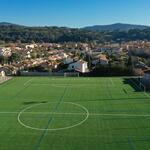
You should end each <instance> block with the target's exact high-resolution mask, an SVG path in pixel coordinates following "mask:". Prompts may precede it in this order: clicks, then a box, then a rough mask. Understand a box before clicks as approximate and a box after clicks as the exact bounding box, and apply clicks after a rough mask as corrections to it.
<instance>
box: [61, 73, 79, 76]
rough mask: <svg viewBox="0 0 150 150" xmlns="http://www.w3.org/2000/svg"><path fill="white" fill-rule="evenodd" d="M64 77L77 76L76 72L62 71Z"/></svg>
mask: <svg viewBox="0 0 150 150" xmlns="http://www.w3.org/2000/svg"><path fill="white" fill-rule="evenodd" d="M64 77H79V73H78V72H66V73H64Z"/></svg>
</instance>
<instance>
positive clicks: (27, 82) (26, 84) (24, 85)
mask: <svg viewBox="0 0 150 150" xmlns="http://www.w3.org/2000/svg"><path fill="white" fill-rule="evenodd" d="M32 80H33V78H31V79H29V80H28V81H26V82H25V83H24V86H25V85H27V84H28V83H30V82H31V81H32Z"/></svg>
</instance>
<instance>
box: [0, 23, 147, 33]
mask: <svg viewBox="0 0 150 150" xmlns="http://www.w3.org/2000/svg"><path fill="white" fill-rule="evenodd" d="M0 26H17V27H27V26H24V25H18V24H13V23H8V22H0ZM43 27H44V26H43ZM149 27H150V26H146V25H134V24H124V23H115V24H111V25H94V26H87V27H84V28H80V29H84V30H90V31H114V30H119V31H128V30H130V29H140V30H143V29H146V28H149Z"/></svg>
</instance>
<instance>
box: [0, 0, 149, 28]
mask: <svg viewBox="0 0 150 150" xmlns="http://www.w3.org/2000/svg"><path fill="white" fill-rule="evenodd" d="M0 22H12V23H17V24H23V25H29V26H45V25H49V26H54V25H56V26H68V27H84V26H89V25H99V24H112V23H118V22H121V23H132V24H143V25H150V0H0Z"/></svg>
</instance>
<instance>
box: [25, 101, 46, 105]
mask: <svg viewBox="0 0 150 150" xmlns="http://www.w3.org/2000/svg"><path fill="white" fill-rule="evenodd" d="M41 103H47V101H41V102H36V101H30V102H23V104H24V105H31V104H41Z"/></svg>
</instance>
